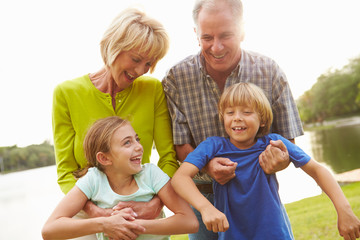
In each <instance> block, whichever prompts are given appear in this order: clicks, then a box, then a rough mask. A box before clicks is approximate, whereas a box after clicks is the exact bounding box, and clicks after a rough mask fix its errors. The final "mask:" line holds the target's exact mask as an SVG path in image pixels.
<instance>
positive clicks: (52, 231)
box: [41, 186, 144, 240]
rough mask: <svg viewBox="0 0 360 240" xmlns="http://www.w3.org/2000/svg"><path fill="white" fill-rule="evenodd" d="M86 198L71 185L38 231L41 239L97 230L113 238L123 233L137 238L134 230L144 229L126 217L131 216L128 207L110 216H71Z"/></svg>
mask: <svg viewBox="0 0 360 240" xmlns="http://www.w3.org/2000/svg"><path fill="white" fill-rule="evenodd" d="M87 201H88V199H87V197H86V195H85V194H84V193H83V192H82V191H81V190H80V189H79V188H78V187H77V186H75V187H74V188H73V189H71V190H70V192H69V193H68V194H67V195H66V196H65V197H64V198H63V199H62V200H61V202H60V203H59V204H58V206H57V207H56V208H55V210H54V212H53V213H52V214H51V215H50V217H49V219H48V220H47V221H46V223H45V225H44V227H43V229H42V231H41V232H42V236H43V239H45V240H48V239H69V238H76V237H80V236H85V235H89V234H94V233H98V232H104V233H105V234H107V235H108V236H110V237H114V238H115V237H116V238H118V237H120V238H121V237H123V236H125V235H127V236H132V237H133V238H136V237H137V234H135V233H134V232H135V231H137V232H141V231H143V230H144V229H143V227H141V226H139V225H137V224H135V223H133V222H130V221H127V220H133V219H134V217H133V216H132V214H131V213H132V212H130V211H129V209H128V211H127V212H126V211H124V212H123V213H122V214H118V215H115V216H111V217H98V218H89V219H76V218H73V216H75V215H76V214H77V213H78V212H79V211H80V210H81V209H82V208H83V207H84V206H85V204H86V202H87Z"/></svg>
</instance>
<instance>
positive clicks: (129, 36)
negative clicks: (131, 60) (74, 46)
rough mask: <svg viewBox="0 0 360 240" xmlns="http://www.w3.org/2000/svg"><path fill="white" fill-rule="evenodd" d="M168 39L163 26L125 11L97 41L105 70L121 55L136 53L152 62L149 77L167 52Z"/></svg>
mask: <svg viewBox="0 0 360 240" xmlns="http://www.w3.org/2000/svg"><path fill="white" fill-rule="evenodd" d="M169 45H170V43H169V36H168V34H167V32H166V31H165V28H164V27H163V25H162V24H161V23H160V22H158V21H157V20H155V19H153V18H151V17H149V16H147V15H146V14H145V13H144V12H142V11H140V10H138V9H135V8H128V9H125V10H124V11H122V12H121V13H120V14H119V15H118V16H117V17H116V18H115V19H114V20H113V22H112V23H111V24H110V26H109V28H108V29H107V30H106V31H105V33H104V36H103V38H102V40H101V41H100V50H101V56H102V58H103V61H104V63H105V65H106V66H111V65H112V64H113V62H114V61H115V59H116V57H117V56H118V55H119V54H120V53H121V52H122V51H130V50H132V49H136V48H137V49H138V50H139V52H140V53H148V57H149V58H151V59H154V62H153V63H152V65H151V67H150V73H152V72H153V71H154V69H155V66H156V64H157V62H158V61H159V60H160V59H162V58H163V57H164V56H165V54H166V53H167V51H168V49H169Z"/></svg>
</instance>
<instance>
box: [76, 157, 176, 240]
mask: <svg viewBox="0 0 360 240" xmlns="http://www.w3.org/2000/svg"><path fill="white" fill-rule="evenodd" d="M134 178H135V181H136V183H137V185H138V187H139V189H138V190H137V191H136V192H135V193H133V194H130V195H119V194H117V193H115V192H114V191H113V190H112V188H111V187H110V184H109V181H108V179H107V176H106V174H105V173H103V172H102V171H100V170H99V169H97V168H89V170H88V172H87V173H86V175H85V176H83V177H81V178H80V179H79V180H78V181H77V182H76V186H77V187H79V188H80V190H81V191H82V192H83V193H84V194H85V195H86V196H87V198H88V199H89V200H91V201H92V202H94V203H95V204H96V205H97V206H99V207H101V208H112V207H114V206H115V205H116V204H118V203H119V202H120V201H138V202H148V201H150V200H151V199H152V198H153V197H154V195H156V194H157V193H158V192H159V191H160V189H161V188H162V187H163V186H164V185H165V184H166V183H167V182H168V181H169V180H170V178H169V176H168V175H166V174H165V173H164V172H163V171H162V170H161V169H160V168H159V167H157V166H156V165H154V164H152V163H147V164H144V165H143V166H142V170H141V171H140V172H139V173H137V174H135V175H134ZM96 236H97V238H98V239H108V238H107V237H105V236H104V234H103V233H99V234H96ZM137 239H157V240H158V239H169V237H168V236H160V235H148V234H143V235H140V236H139V237H138V238H137Z"/></svg>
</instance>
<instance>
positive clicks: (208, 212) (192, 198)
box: [171, 162, 229, 232]
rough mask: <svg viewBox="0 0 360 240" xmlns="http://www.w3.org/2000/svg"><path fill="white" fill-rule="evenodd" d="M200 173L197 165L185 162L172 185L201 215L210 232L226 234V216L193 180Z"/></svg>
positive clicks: (227, 226)
mask: <svg viewBox="0 0 360 240" xmlns="http://www.w3.org/2000/svg"><path fill="white" fill-rule="evenodd" d="M198 172H199V169H198V168H197V167H196V166H195V165H193V164H191V163H188V162H184V163H183V164H181V166H180V168H179V169H178V170H177V171H176V173H175V175H174V177H173V179H172V180H171V184H172V186H173V187H174V190H175V191H176V192H177V193H178V194H179V195H180V196H181V197H183V198H184V199H185V200H186V201H187V202H188V203H190V204H191V205H192V206H193V207H194V208H196V209H197V210H198V211H199V212H200V213H201V216H202V219H203V222H204V224H205V226H206V228H207V229H208V230H209V231H213V232H224V231H226V230H227V229H228V228H229V223H228V221H227V218H226V216H225V214H223V213H222V212H220V211H219V210H217V209H216V208H215V207H214V206H213V205H212V204H211V203H210V202H209V201H208V200H207V199H206V198H205V197H204V196H203V195H202V194H201V193H200V191H199V190H198V188H197V187H196V185H195V183H194V181H193V180H192V179H193V177H194V176H195V175H196V173H198Z"/></svg>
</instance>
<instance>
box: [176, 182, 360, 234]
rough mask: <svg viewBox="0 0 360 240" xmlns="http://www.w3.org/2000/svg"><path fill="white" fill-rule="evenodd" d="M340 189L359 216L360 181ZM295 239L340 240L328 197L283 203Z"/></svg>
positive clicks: (321, 196)
mask: <svg viewBox="0 0 360 240" xmlns="http://www.w3.org/2000/svg"><path fill="white" fill-rule="evenodd" d="M342 190H343V192H344V194H345V196H346V198H347V199H348V200H349V202H350V204H351V207H352V209H353V211H354V213H355V215H356V216H358V217H359V218H360V182H358V183H352V184H348V185H345V186H343V187H342ZM285 208H286V211H287V213H288V215H289V218H290V222H291V226H292V229H293V232H294V237H295V239H296V240H312V239H314V240H315V239H316V240H329V239H331V240H341V239H342V238H341V237H340V235H339V232H338V229H337V215H336V211H335V208H334V206H333V205H332V203H331V201H330V199H329V198H328V197H327V196H326V195H325V194H321V195H319V196H316V197H311V198H306V199H303V200H300V201H297V202H293V203H289V204H286V205H285ZM188 239H189V238H188V236H187V235H186V234H185V235H176V236H171V240H188Z"/></svg>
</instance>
